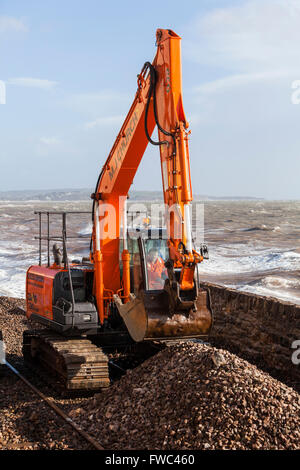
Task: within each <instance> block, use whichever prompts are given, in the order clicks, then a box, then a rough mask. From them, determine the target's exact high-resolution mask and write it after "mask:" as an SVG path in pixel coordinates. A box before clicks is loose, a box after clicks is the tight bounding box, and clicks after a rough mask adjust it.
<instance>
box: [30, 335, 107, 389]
mask: <svg viewBox="0 0 300 470" xmlns="http://www.w3.org/2000/svg"><path fill="white" fill-rule="evenodd" d="M23 356H24V360H25V363H27V364H29V365H31V366H34V365H37V364H38V365H42V366H45V367H46V369H47V370H48V371H49V372H50V374H51V376H52V378H53V380H55V381H56V386H57V387H58V388H59V387H60V388H61V389H62V390H66V391H76V392H77V391H95V390H101V389H103V388H106V387H108V386H109V385H110V380H109V370H108V357H107V356H106V355H105V354H104V353H103V352H102V350H101V349H100V348H98V347H97V346H95V345H94V344H93V343H92V342H91V341H89V340H87V339H85V338H71V339H68V338H64V337H62V336H60V335H58V334H55V333H53V332H51V331H49V330H46V329H43V330H29V331H24V335H23Z"/></svg>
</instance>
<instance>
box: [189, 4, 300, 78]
mask: <svg viewBox="0 0 300 470" xmlns="http://www.w3.org/2000/svg"><path fill="white" fill-rule="evenodd" d="M299 25H300V2H299V1H298V0H249V1H245V2H243V3H242V4H241V5H239V6H232V7H227V8H218V9H214V10H212V11H210V12H208V13H207V14H206V15H202V16H201V17H199V18H197V19H196V20H195V21H193V23H192V24H191V25H189V31H192V33H187V35H188V36H189V39H188V43H187V44H186V53H187V54H188V55H189V57H190V59H192V60H193V61H197V62H200V63H202V64H208V65H213V66H218V67H219V66H223V67H224V68H226V69H228V70H232V71H243V72H246V71H247V72H252V73H256V72H257V71H258V70H269V69H271V70H274V69H281V70H283V69H285V68H289V69H294V68H295V67H298V63H299V42H300V27H299Z"/></svg>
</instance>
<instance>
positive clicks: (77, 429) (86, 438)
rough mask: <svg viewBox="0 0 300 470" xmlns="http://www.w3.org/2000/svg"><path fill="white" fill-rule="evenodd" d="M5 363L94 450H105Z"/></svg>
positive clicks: (10, 366)
mask: <svg viewBox="0 0 300 470" xmlns="http://www.w3.org/2000/svg"><path fill="white" fill-rule="evenodd" d="M5 365H6V366H7V367H8V368H9V369H10V370H11V371H12V372H13V373H14V374H15V375H16V376H17V377H18V378H19V379H20V380H22V382H24V383H25V384H26V385H27V387H29V388H30V389H31V390H32V391H33V392H34V393H35V394H36V395H38V396H39V397H40V398H41V399H42V400H43V401H44V402H45V403H46V404H47V405H48V406H49V407H50V408H51V409H52V410H53V411H54V412H55V413H56V414H57V415H59V416H60V417H61V418H62V419H63V420H64V421H65V422H66V423H67V424H69V425H70V426H71V427H72V428H73V429H74V430H75V431H76V432H77V433H78V434H80V436H81V437H83V438H84V439H85V440H86V441H87V442H88V443H89V444H91V445H92V446H93V448H95V449H96V450H105V449H104V447H103V446H102V445H101V444H100V443H99V442H97V441H96V440H95V439H94V438H93V437H92V436H90V435H89V434H88V433H87V432H86V431H84V430H83V429H82V428H81V427H80V426H78V424H76V423H75V422H74V421H73V420H72V418H70V416H68V415H67V414H66V413H65V412H64V411H63V410H62V409H61V408H59V407H58V406H57V405H56V404H55V403H53V401H52V400H50V399H49V398H48V397H46V395H44V394H43V393H42V392H41V391H40V390H39V389H38V388H36V387H35V386H34V385H33V384H32V383H31V382H30V381H29V380H28V379H26V377H24V375H22V374H21V373H20V372H19V371H18V370H17V369H16V368H15V367H14V366H13V365H12V364H10V363H9V362H8V361H5Z"/></svg>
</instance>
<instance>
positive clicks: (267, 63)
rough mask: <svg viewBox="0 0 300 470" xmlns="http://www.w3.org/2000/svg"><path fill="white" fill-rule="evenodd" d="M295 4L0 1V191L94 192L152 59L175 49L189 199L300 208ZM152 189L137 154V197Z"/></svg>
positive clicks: (299, 35)
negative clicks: (170, 36)
mask: <svg viewBox="0 0 300 470" xmlns="http://www.w3.org/2000/svg"><path fill="white" fill-rule="evenodd" d="M299 3H300V2H299V1H298V0H284V1H283V0H246V1H244V0H240V1H232V0H231V1H225V0H224V1H222V0H220V1H217V0H213V1H212V0H210V1H203V0H202V1H199V0H198V1H188V2H186V4H183V3H182V1H177V0H173V1H164V2H161V1H156V0H154V1H152V2H140V1H128V2H121V1H114V2H102V1H95V0H85V2H82V1H77V0H72V1H71V0H61V1H56V0H51V2H50V1H43V2H41V1H38V0H35V1H33V0H32V1H30V0H27V1H26V2H24V1H21V0H20V1H17V0H7V1H5V0H0V57H1V62H0V80H2V81H4V82H5V84H6V104H5V105H0V125H1V132H0V136H1V144H0V165H1V173H0V190H11V189H52V188H53V189H54V188H63V187H67V188H84V187H94V185H95V182H96V180H97V177H98V173H99V171H100V169H101V166H102V165H103V163H104V161H105V159H106V157H107V155H108V152H109V150H110V148H111V146H112V144H113V141H114V138H115V137H116V135H117V133H118V130H119V128H120V126H121V123H122V119H123V118H124V117H125V115H126V114H127V111H128V109H129V107H130V105H131V102H132V100H133V97H134V94H135V91H136V75H137V73H138V72H139V71H140V69H141V66H142V65H143V63H144V62H145V61H146V60H152V59H153V57H154V55H155V31H156V29H157V28H158V27H162V28H171V29H173V30H174V31H175V32H176V33H177V34H179V35H181V37H182V68H183V97H184V106H185V112H186V116H187V119H188V121H189V122H190V126H191V130H192V134H191V140H190V154H191V167H192V182H193V190H194V193H197V194H208V195H213V196H234V195H239V196H260V197H266V198H270V199H300V185H299V183H298V180H299V175H300V158H299V154H300V137H299V135H300V134H299V121H300V105H299V106H297V105H294V104H292V103H291V94H292V89H291V85H292V82H293V81H294V80H299V79H300V60H299V59H300V46H299V44H300V5H299ZM160 188H161V176H160V164H159V154H158V151H157V149H153V148H148V149H147V151H146V153H145V157H144V159H143V162H142V164H141V167H140V169H139V171H138V174H137V176H136V179H135V182H134V189H148V190H151V189H155V190H159V189H160Z"/></svg>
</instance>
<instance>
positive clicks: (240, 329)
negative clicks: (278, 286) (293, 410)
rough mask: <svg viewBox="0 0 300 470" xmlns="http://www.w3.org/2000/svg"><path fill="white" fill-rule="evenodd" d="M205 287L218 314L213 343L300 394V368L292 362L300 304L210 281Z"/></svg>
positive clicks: (298, 331)
mask: <svg viewBox="0 0 300 470" xmlns="http://www.w3.org/2000/svg"><path fill="white" fill-rule="evenodd" d="M201 285H202V287H204V288H206V289H208V290H209V292H210V297H211V304H212V309H213V314H214V324H213V328H212V332H211V338H210V342H211V343H212V344H213V345H214V346H217V347H220V348H225V349H228V350H229V351H231V352H233V353H235V354H238V355H239V356H241V357H243V358H245V359H247V360H248V361H250V362H252V363H255V364H256V365H257V366H259V367H260V368H261V369H263V370H265V371H267V372H269V373H270V374H271V375H272V376H274V377H276V378H278V379H280V380H282V381H284V382H285V383H287V384H289V385H291V386H293V387H294V388H296V389H297V390H298V391H299V390H300V365H297V364H294V363H293V361H292V355H293V353H295V349H292V343H293V342H294V341H296V340H300V305H295V304H291V303H289V302H284V301H281V300H278V299H274V298H270V297H263V296H260V295H255V294H250V293H244V292H240V291H237V290H234V289H229V288H226V287H222V286H217V285H215V284H212V283H209V282H202V283H201ZM298 349H299V346H298ZM298 358H300V354H298ZM294 362H295V361H294Z"/></svg>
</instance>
